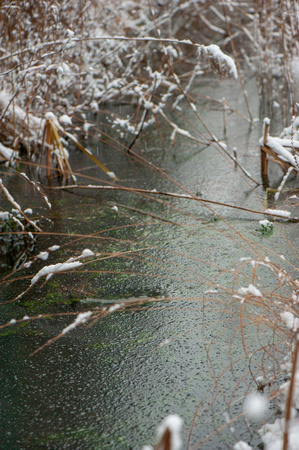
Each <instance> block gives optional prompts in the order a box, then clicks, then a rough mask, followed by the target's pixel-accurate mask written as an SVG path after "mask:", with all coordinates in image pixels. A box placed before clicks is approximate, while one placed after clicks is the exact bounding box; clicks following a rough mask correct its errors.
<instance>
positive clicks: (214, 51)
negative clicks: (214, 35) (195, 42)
mask: <svg viewBox="0 0 299 450" xmlns="http://www.w3.org/2000/svg"><path fill="white" fill-rule="evenodd" d="M203 49H204V51H205V52H206V53H207V54H208V56H209V57H211V58H214V59H217V60H218V61H219V63H221V62H225V64H226V65H227V66H228V69H229V73H230V74H231V75H233V76H234V78H235V79H236V80H237V79H238V72H237V67H236V64H235V61H234V60H233V58H231V57H230V56H228V55H226V54H225V53H223V51H222V50H221V49H220V47H219V46H218V45H216V44H211V45H208V46H204V47H203Z"/></svg>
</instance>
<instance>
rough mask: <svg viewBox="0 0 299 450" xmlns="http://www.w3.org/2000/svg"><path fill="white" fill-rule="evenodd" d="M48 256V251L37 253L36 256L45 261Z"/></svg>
mask: <svg viewBox="0 0 299 450" xmlns="http://www.w3.org/2000/svg"><path fill="white" fill-rule="evenodd" d="M48 257H49V253H48V252H40V253H39V254H38V255H37V258H39V259H42V260H43V261H46V259H48Z"/></svg>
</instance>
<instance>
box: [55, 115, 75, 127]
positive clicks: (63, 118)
mask: <svg viewBox="0 0 299 450" xmlns="http://www.w3.org/2000/svg"><path fill="white" fill-rule="evenodd" d="M58 120H59V122H60V123H61V124H62V125H72V124H73V123H72V118H71V117H70V116H68V115H67V114H63V115H62V116H60V117H59V119H58Z"/></svg>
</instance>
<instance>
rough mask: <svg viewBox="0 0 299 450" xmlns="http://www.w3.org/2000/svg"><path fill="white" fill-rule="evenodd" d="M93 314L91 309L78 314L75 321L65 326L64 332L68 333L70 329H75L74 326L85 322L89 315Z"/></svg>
mask: <svg viewBox="0 0 299 450" xmlns="http://www.w3.org/2000/svg"><path fill="white" fill-rule="evenodd" d="M91 315H92V312H91V311H86V312H83V313H80V314H78V316H77V317H76V319H75V321H74V322H73V323H71V324H70V325H68V326H67V327H65V328H64V329H63V330H62V332H61V333H62V334H66V333H68V332H69V331H71V330H73V329H74V328H76V327H77V326H78V325H80V324H81V323H85V322H86V321H87V319H89V317H90V316H91Z"/></svg>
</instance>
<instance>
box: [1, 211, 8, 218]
mask: <svg viewBox="0 0 299 450" xmlns="http://www.w3.org/2000/svg"><path fill="white" fill-rule="evenodd" d="M9 217H10V214H9V212H8V211H0V220H9Z"/></svg>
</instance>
